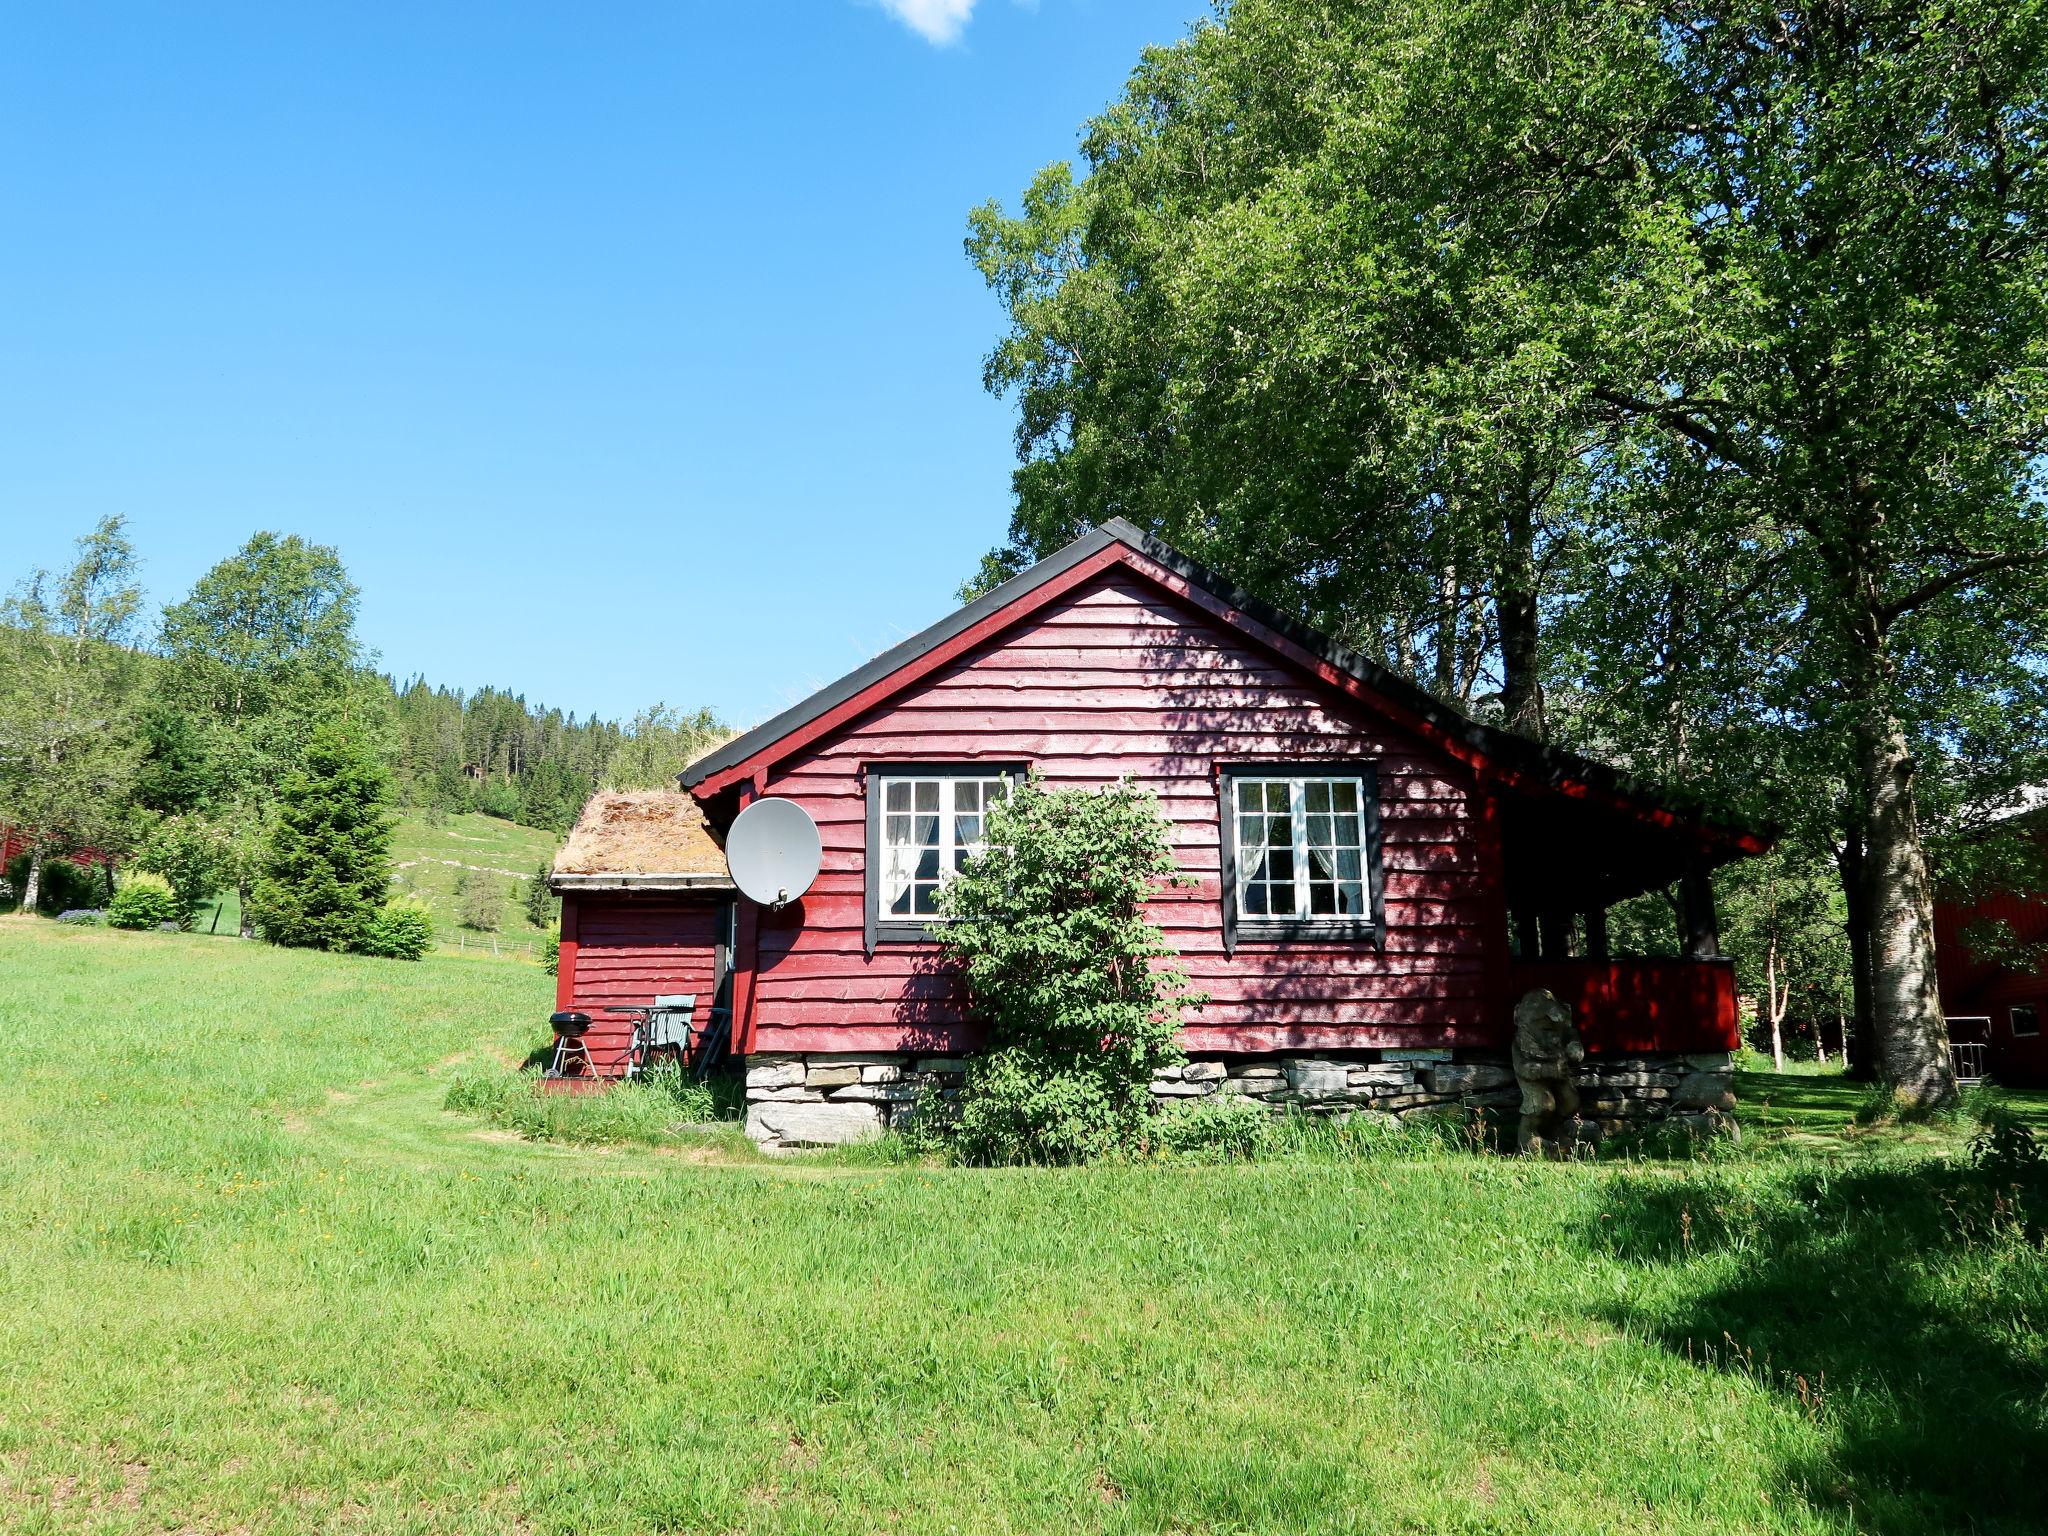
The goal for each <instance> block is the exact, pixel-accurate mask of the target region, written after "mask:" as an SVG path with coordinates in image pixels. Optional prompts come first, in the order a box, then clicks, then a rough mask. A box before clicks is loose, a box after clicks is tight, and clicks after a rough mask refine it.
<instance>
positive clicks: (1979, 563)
mask: <svg viewBox="0 0 2048 1536" xmlns="http://www.w3.org/2000/svg"><path fill="white" fill-rule="evenodd" d="M2026 565H2048V549H2037V550H2030V551H2028V552H2026V553H2023V554H2016V555H1984V556H1980V557H1979V558H1978V559H1975V560H1972V561H1969V562H1968V563H1967V564H1964V565H1959V566H1957V567H1956V568H1955V569H1954V570H1952V571H1949V572H1948V573H1946V574H1945V575H1941V576H1937V577H1935V578H1934V579H1933V580H1932V581H1926V582H1922V583H1921V584H1920V585H1919V586H1917V587H1915V588H1914V589H1913V590H1912V591H1910V592H1908V593H1907V594H1906V595H1905V596H1904V597H1902V598H1900V599H1899V600H1898V601H1896V602H1892V603H1886V604H1885V605H1884V606H1883V607H1882V608H1880V609H1878V617H1879V618H1880V619H1882V620H1883V621H1884V622H1885V623H1886V624H1891V623H1893V622H1895V621H1896V620H1898V619H1900V618H1903V617H1904V616H1905V615H1906V614H1909V613H1911V612H1912V611H1913V610H1914V609H1915V608H1918V607H1920V606H1921V605H1922V604H1923V603H1930V602H1932V601H1933V600H1934V599H1935V598H1937V597H1939V596H1941V594H1942V593H1944V592H1947V591H1950V590H1951V589H1953V588H1955V587H1960V586H1962V585H1964V584H1965V583H1967V582H1972V581H1975V580H1976V579H1977V578H1978V577H1979V576H1989V575H1991V574H1992V573H1993V572H1994V571H2010V570H2016V569H2018V568H2019V567H2021V566H2026Z"/></svg>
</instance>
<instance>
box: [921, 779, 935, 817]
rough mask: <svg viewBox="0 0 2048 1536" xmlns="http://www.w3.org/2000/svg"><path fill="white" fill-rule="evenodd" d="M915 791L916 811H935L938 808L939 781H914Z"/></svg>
mask: <svg viewBox="0 0 2048 1536" xmlns="http://www.w3.org/2000/svg"><path fill="white" fill-rule="evenodd" d="M916 789H917V809H918V810H920V811H936V810H937V809H938V808H939V781H938V780H937V779H919V780H917V781H916Z"/></svg>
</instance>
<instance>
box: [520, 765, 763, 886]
mask: <svg viewBox="0 0 2048 1536" xmlns="http://www.w3.org/2000/svg"><path fill="white" fill-rule="evenodd" d="M550 884H552V885H553V886H554V888H555V889H556V890H558V891H562V890H656V891H659V890H730V889H731V888H732V877H731V876H730V875H728V874H727V873H726V868H725V849H724V847H723V845H722V844H721V843H720V841H719V839H718V838H717V836H716V834H714V833H713V832H712V830H711V829H710V828H709V827H708V826H706V825H705V822H704V813H703V811H702V810H700V809H699V808H698V806H697V803H696V801H694V800H692V799H691V798H690V797H689V796H688V795H685V794H678V793H677V792H675V791H674V790H662V789H649V790H630V791H619V790H607V791H600V792H599V793H597V794H595V795H592V796H591V797H590V803H589V804H588V805H586V806H584V807H583V814H582V815H580V816H578V817H577V818H576V825H575V826H574V827H573V828H572V829H571V830H570V832H569V840H568V842H566V843H565V844H563V845H562V851H561V852H560V853H559V854H557V855H556V856H555V867H554V875H553V878H552V879H551V881H550Z"/></svg>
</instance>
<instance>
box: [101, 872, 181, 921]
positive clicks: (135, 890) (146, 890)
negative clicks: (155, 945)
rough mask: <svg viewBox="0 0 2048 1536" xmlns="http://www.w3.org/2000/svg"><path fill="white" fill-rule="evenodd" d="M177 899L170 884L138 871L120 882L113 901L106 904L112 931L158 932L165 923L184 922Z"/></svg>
mask: <svg viewBox="0 0 2048 1536" xmlns="http://www.w3.org/2000/svg"><path fill="white" fill-rule="evenodd" d="M182 920H183V919H182V914H180V913H179V911H178V898H177V896H176V895H175V894H174V893H173V892H172V890H171V883H170V881H168V880H166V879H164V877H163V876H162V875H153V874H150V873H149V872H148V871H147V870H137V871H135V872H133V873H131V874H130V875H129V876H128V878H127V879H126V880H124V881H122V882H121V888H120V889H119V890H117V891H116V892H114V899H113V900H112V901H110V902H108V903H107V926H108V927H110V928H155V927H157V926H158V925H159V924H162V923H176V922H181V921H182Z"/></svg>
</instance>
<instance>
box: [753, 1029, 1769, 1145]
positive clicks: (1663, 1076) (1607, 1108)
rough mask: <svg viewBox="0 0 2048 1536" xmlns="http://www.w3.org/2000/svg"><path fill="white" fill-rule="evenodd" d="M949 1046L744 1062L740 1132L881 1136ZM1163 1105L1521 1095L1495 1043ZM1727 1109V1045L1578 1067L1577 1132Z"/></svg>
mask: <svg viewBox="0 0 2048 1536" xmlns="http://www.w3.org/2000/svg"><path fill="white" fill-rule="evenodd" d="M965 1067H966V1063H965V1062H964V1061H962V1060H961V1059H960V1058H959V1057H957V1056H919V1055H914V1054H911V1053H909V1052H866V1053H861V1054H844V1055H824V1054H815V1055H771V1054H762V1055H756V1056H750V1057H748V1058H747V1134H748V1135H749V1136H751V1137H753V1139H754V1140H755V1141H757V1142H759V1143H760V1144H761V1145H762V1146H763V1147H765V1148H767V1149H769V1150H771V1151H776V1150H781V1149H783V1148H794V1147H817V1146H835V1145H838V1144H840V1143H843V1142H850V1141H862V1140H865V1139H867V1138H869V1137H874V1136H879V1135H881V1134H882V1133H883V1132H884V1131H885V1130H888V1129H889V1128H891V1127H892V1126H896V1127H901V1126H902V1125H903V1124H904V1122H905V1121H906V1120H907V1119H908V1118H909V1115H910V1112H911V1109H912V1106H913V1105H914V1104H915V1103H916V1101H917V1098H918V1096H919V1094H920V1092H921V1091H922V1090H923V1089H925V1088H926V1087H930V1088H932V1089H935V1090H937V1091H940V1092H945V1091H947V1090H952V1089H957V1088H958V1087H959V1086H960V1082H961V1077H962V1073H963V1072H964V1070H965ZM1152 1094H1153V1097H1154V1098H1155V1099H1157V1100H1159V1101H1160V1102H1161V1103H1162V1104H1166V1103H1171V1102H1177V1101H1187V1100H1193V1099H1204V1098H1209V1097H1211V1096H1213V1095H1220V1094H1231V1095H1240V1096H1243V1097H1246V1098H1250V1099H1255V1100H1257V1101H1258V1102H1259V1103H1262V1104H1266V1105H1270V1106H1271V1107H1272V1109H1273V1110H1274V1111H1275V1112H1276V1113H1284V1112H1286V1111H1288V1110H1293V1111H1295V1112H1297V1113H1307V1114H1316V1115H1338V1116H1351V1115H1358V1116H1370V1117H1375V1118H1383V1119H1386V1120H1388V1121H1394V1120H1413V1119H1422V1118H1429V1117H1440V1116H1445V1115H1464V1114H1466V1113H1470V1112H1475V1111H1491V1112H1493V1113H1495V1114H1498V1115H1502V1116H1504V1117H1510V1118H1511V1117H1513V1116H1514V1115H1515V1114H1516V1112H1517V1110H1518V1108H1519V1106H1520V1103H1521V1090H1520V1088H1519V1087H1517V1085H1516V1083H1515V1073H1514V1068H1513V1067H1511V1066H1510V1065H1509V1064H1508V1058H1507V1056H1506V1055H1505V1054H1504V1053H1489V1052H1478V1051H1448V1050H1379V1051H1354V1052H1341V1053H1339V1052H1321V1053H1317V1054H1315V1055H1303V1056H1236V1057H1215V1056H1210V1057H1197V1058H1195V1059H1194V1060H1191V1061H1189V1062H1187V1063H1186V1064H1185V1065H1183V1066H1179V1067H1175V1068H1174V1069H1172V1070H1171V1071H1170V1072H1166V1073H1162V1074H1161V1075H1160V1076H1158V1077H1156V1078H1154V1079H1153V1082H1152ZM1734 1108H1735V1092H1734V1087H1733V1076H1732V1066H1731V1062H1730V1059H1729V1056H1728V1054H1727V1052H1725V1051H1722V1052H1716V1053H1713V1054H1709V1055H1685V1056H1682V1055H1644V1056H1605V1057H1598V1058H1594V1059H1592V1060H1589V1061H1587V1062H1586V1063H1585V1065H1584V1066H1583V1067H1581V1068H1580V1070H1579V1128H1580V1134H1581V1135H1582V1136H1583V1137H1585V1138H1587V1139H1589V1140H1596V1139H1598V1138H1599V1137H1601V1136H1609V1135H1613V1134H1615V1133H1616V1132H1618V1131H1624V1130H1632V1129H1644V1128H1647V1127H1649V1126H1651V1125H1654V1124H1659V1123H1668V1124H1671V1125H1674V1126H1683V1127H1684V1128H1686V1129H1687V1130H1689V1131H1693V1132H1696V1133H1699V1134H1712V1133H1717V1132H1719V1131H1721V1130H1723V1129H1725V1128H1726V1127H1727V1125H1728V1124H1729V1122H1728V1120H1727V1116H1728V1114H1729V1112H1730V1111H1732V1110H1733V1109H1734Z"/></svg>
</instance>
